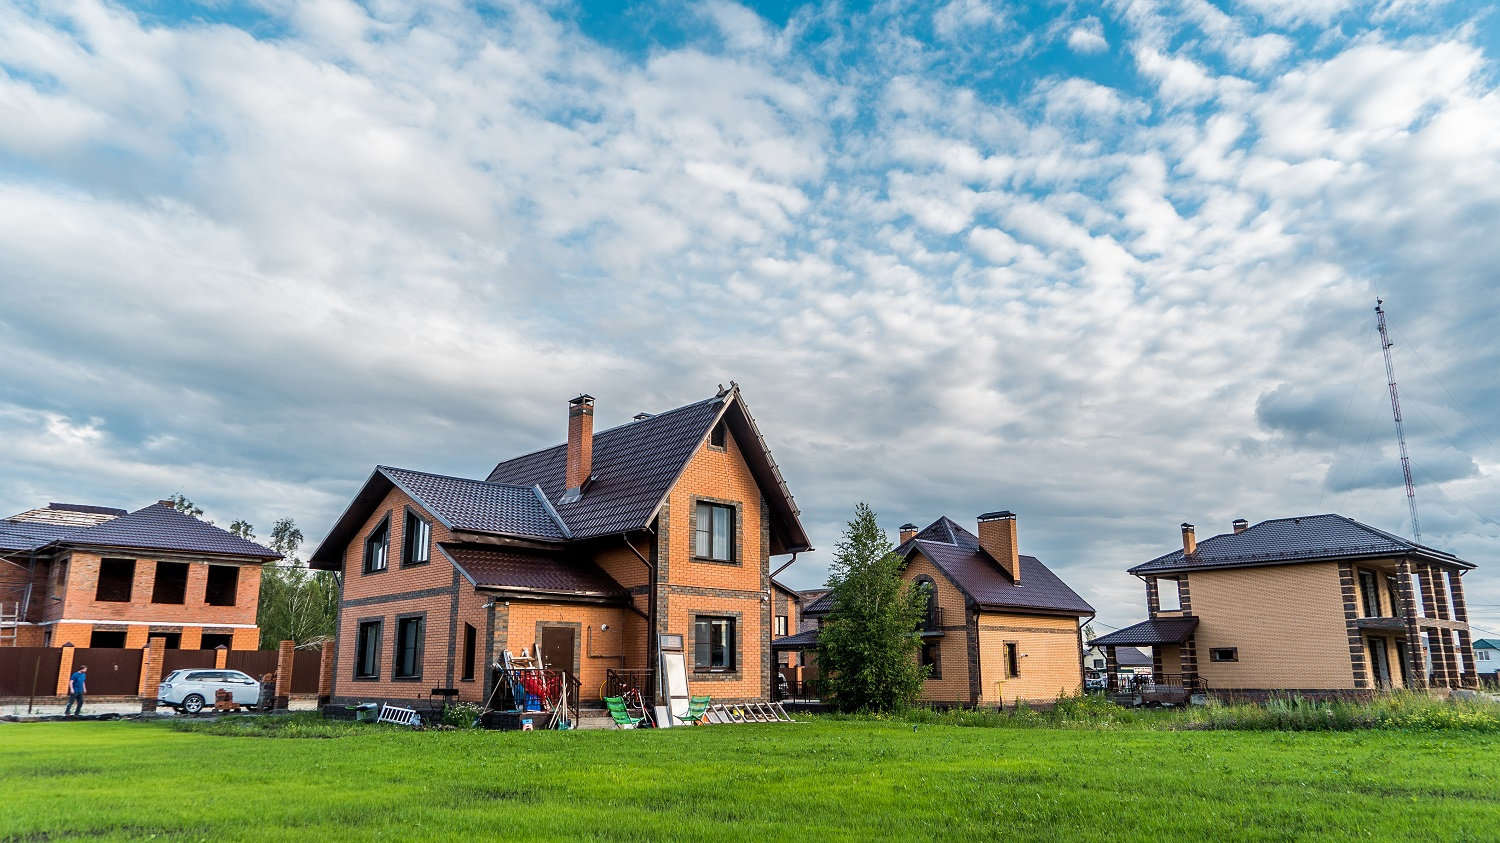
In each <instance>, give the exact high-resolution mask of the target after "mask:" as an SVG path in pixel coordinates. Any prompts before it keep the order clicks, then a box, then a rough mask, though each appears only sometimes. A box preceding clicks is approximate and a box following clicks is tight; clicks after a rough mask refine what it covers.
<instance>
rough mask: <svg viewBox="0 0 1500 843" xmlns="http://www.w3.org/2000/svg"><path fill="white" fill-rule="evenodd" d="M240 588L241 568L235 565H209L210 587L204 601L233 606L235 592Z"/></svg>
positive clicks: (211, 603)
mask: <svg viewBox="0 0 1500 843" xmlns="http://www.w3.org/2000/svg"><path fill="white" fill-rule="evenodd" d="M239 590H240V569H239V568H236V567H234V566H233V565H209V566H208V588H207V589H205V591H204V594H203V602H205V603H207V604H208V605H210V606H233V605H234V598H235V592H237V591H239Z"/></svg>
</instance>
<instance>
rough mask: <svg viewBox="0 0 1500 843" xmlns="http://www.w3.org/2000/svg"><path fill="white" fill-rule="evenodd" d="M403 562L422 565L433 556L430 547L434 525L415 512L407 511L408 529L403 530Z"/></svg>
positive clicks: (403, 563)
mask: <svg viewBox="0 0 1500 843" xmlns="http://www.w3.org/2000/svg"><path fill="white" fill-rule="evenodd" d="M402 533H403V538H402V540H401V564H402V565H421V564H423V563H425V562H427V561H428V560H429V559H430V558H431V557H429V556H428V547H429V546H430V545H431V544H432V525H431V524H428V523H427V522H426V521H423V520H422V519H421V518H419V517H417V514H416V513H415V512H408V513H406V529H405V530H403V531H402Z"/></svg>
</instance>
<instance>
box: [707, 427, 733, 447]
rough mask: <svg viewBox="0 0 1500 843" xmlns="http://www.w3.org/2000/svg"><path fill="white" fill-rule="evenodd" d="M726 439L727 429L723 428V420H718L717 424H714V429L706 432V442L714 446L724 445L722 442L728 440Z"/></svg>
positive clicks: (727, 437) (727, 435) (727, 436)
mask: <svg viewBox="0 0 1500 843" xmlns="http://www.w3.org/2000/svg"><path fill="white" fill-rule="evenodd" d="M728 439H729V431H728V430H727V429H726V428H725V426H724V423H723V422H719V423H718V424H716V425H714V429H713V430H712V431H711V432H710V433H709V434H708V444H710V445H712V446H714V447H715V448H722V447H724V443H725V442H726V441H728Z"/></svg>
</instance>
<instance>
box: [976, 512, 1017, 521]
mask: <svg viewBox="0 0 1500 843" xmlns="http://www.w3.org/2000/svg"><path fill="white" fill-rule="evenodd" d="M1015 518H1016V514H1015V513H1014V512H1011V511H1010V510H1008V509H1002V510H1000V511H999V512H986V513H985V514H983V515H981V516H979V520H980V521H1002V520H1005V519H1010V520H1012V521H1014V520H1015Z"/></svg>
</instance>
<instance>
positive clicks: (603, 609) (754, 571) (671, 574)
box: [310, 386, 810, 703]
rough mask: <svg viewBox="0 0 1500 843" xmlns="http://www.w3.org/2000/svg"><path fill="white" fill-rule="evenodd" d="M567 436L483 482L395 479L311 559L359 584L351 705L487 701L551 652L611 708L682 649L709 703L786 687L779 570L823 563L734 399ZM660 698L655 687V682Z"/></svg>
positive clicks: (340, 678)
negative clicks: (629, 678)
mask: <svg viewBox="0 0 1500 843" xmlns="http://www.w3.org/2000/svg"><path fill="white" fill-rule="evenodd" d="M593 420H594V399H593V398H592V397H590V396H587V395H582V396H579V397H578V398H576V399H574V400H573V401H572V402H570V403H569V406H568V441H567V442H565V443H563V444H561V445H557V446H555V447H552V448H547V449H544V450H541V451H537V452H535V453H532V454H526V455H524V456H520V457H516V458H514V459H509V460H506V461H504V462H501V463H500V464H499V465H497V466H495V468H494V470H493V471H491V472H490V473H489V475H488V476H487V477H486V478H485V479H483V480H469V479H462V478H456V477H445V476H439V475H434V474H425V473H422V472H416V471H407V470H403V469H395V468H387V467H383V466H382V467H378V468H376V469H375V471H374V473H373V474H372V475H371V476H370V478H369V480H368V481H366V483H365V485H364V487H363V488H362V489H361V490H360V492H359V494H358V495H357V496H356V497H355V499H354V501H353V503H351V504H350V506H349V508H348V510H347V511H345V513H344V514H343V516H342V517H341V518H340V519H339V521H338V523H337V524H336V525H335V526H334V527H333V529H332V530H331V531H330V533H329V535H328V538H327V539H325V540H324V542H323V543H322V545H321V546H320V547H319V548H318V550H317V552H316V553H314V554H313V556H312V559H311V560H310V564H311V565H312V566H313V567H314V568H322V569H325V570H336V571H342V572H343V594H342V599H341V603H340V610H339V627H338V638H337V648H338V651H337V663H336V669H335V671H334V684H333V697H334V700H333V701H334V702H335V703H343V702H348V701H354V700H364V701H369V700H392V701H394V700H408V701H409V700H412V699H414V698H417V697H422V696H425V695H426V694H427V693H428V692H429V690H431V689H433V688H447V689H456V690H457V691H458V694H457V697H458V698H459V699H463V700H472V701H483V700H486V699H488V696H489V692H490V690H491V685H490V683H491V681H492V679H493V677H492V672H491V670H490V669H488V668H489V666H491V665H493V664H494V663H496V662H497V661H499V660H500V659H501V657H502V654H503V653H504V652H506V651H510V652H512V653H519V652H521V651H522V650H527V651H533V652H539V653H540V656H541V659H542V662H543V663H544V665H545V666H546V667H548V668H550V669H555V670H565V671H567V672H568V673H569V674H571V675H572V676H574V677H576V678H577V681H578V683H579V693H580V694H581V695H582V697H583V698H584V699H586V700H597V699H598V698H599V697H600V696H601V694H602V691H603V688H604V684H605V682H606V680H607V679H608V678H610V677H609V673H610V672H613V673H614V674H616V675H621V674H626V673H630V674H633V675H635V676H637V677H639V675H640V674H642V673H644V672H645V671H648V670H650V669H651V668H652V667H653V666H654V665H655V663H656V659H657V649H656V647H657V644H658V636H659V635H663V634H675V635H680V636H682V637H683V639H684V644H685V647H686V661H687V667H688V670H689V681H690V682H691V683H692V684H693V692H694V693H698V694H705V693H706V694H709V695H711V696H713V697H715V698H716V699H719V700H723V701H733V700H763V699H766V698H767V696H768V694H769V693H770V688H771V682H772V681H773V671H772V669H771V650H770V646H769V644H770V638H771V630H772V629H773V624H774V623H775V622H776V621H775V620H774V619H773V605H774V603H773V600H774V592H773V587H772V583H771V568H770V560H771V557H772V556H781V555H786V554H792V555H793V556H794V557H795V554H797V553H799V552H802V551H806V550H809V549H810V548H809V547H808V541H807V536H806V533H805V532H804V530H803V528H802V524H801V522H800V521H799V520H798V512H797V508H796V505H795V503H794V502H793V500H792V496H791V494H790V493H789V492H788V491H787V488H786V484H785V482H784V481H783V480H782V477H781V472H780V470H779V469H778V468H777V466H776V463H775V461H774V460H773V459H772V458H771V453H770V451H769V449H768V448H767V447H766V443H765V440H764V439H763V438H762V437H761V435H760V432H759V430H758V428H757V427H756V424H755V421H754V419H753V418H752V417H751V416H750V413H749V411H748V410H747V409H746V408H745V404H744V399H743V398H742V397H741V396H740V392H739V388H738V387H737V386H736V387H734V388H732V389H729V390H722V391H720V392H719V393H718V394H716V395H714V396H713V397H712V398H709V399H707V400H705V401H700V402H698V403H695V404H690V405H688V406H685V407H680V408H677V409H675V410H671V411H669V412H665V413H660V414H658V415H647V414H644V413H642V414H640V415H638V416H637V417H636V420H635V421H632V422H630V423H627V424H624V425H621V426H619V427H614V428H610V429H608V430H604V431H600V432H598V433H595V432H594V430H593ZM642 684H645V683H642Z"/></svg>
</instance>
